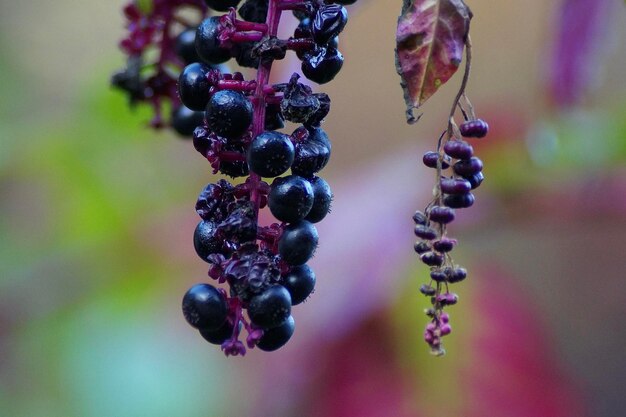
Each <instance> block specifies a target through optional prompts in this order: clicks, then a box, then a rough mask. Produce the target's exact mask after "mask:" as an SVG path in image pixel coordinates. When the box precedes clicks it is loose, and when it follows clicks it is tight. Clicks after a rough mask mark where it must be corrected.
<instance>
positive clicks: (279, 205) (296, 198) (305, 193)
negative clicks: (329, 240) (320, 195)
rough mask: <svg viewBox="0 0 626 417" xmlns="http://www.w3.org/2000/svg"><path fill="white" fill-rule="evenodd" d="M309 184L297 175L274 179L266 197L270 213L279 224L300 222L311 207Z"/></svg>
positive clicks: (312, 196)
mask: <svg viewBox="0 0 626 417" xmlns="http://www.w3.org/2000/svg"><path fill="white" fill-rule="evenodd" d="M313 200H314V195H313V187H312V186H311V183H310V182H308V181H307V180H305V179H304V178H302V177H299V176H297V175H289V176H287V177H283V178H276V179H275V180H274V182H273V183H272V187H271V190H270V193H269V196H268V206H269V208H270V211H271V212H272V214H273V215H274V217H276V218H277V219H278V220H280V221H281V222H287V223H294V222H297V221H298V220H302V219H304V218H305V217H306V215H307V214H309V211H311V207H313Z"/></svg>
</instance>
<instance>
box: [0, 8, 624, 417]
mask: <svg viewBox="0 0 626 417" xmlns="http://www.w3.org/2000/svg"><path fill="white" fill-rule="evenodd" d="M469 5H470V6H471V7H472V9H473V12H474V15H475V17H474V20H473V27H472V37H473V43H474V46H475V48H474V55H475V62H474V63H473V74H472V79H471V81H470V87H469V94H470V97H471V98H472V100H473V102H474V104H475V106H476V107H477V109H478V111H479V115H480V116H482V117H483V118H485V119H487V120H488V121H489V122H490V124H491V126H492V133H491V135H490V136H489V137H488V138H487V139H486V140H485V141H484V142H483V143H481V144H480V145H479V146H477V147H476V148H477V149H478V152H479V154H480V155H481V156H482V157H483V159H484V160H485V163H486V168H485V175H486V178H487V180H486V182H485V184H484V186H483V187H481V189H480V190H479V192H478V202H477V204H476V205H475V207H473V208H472V209H470V210H468V211H467V212H464V213H462V214H461V215H460V218H461V220H460V221H458V222H457V224H455V226H454V227H452V231H453V233H454V234H456V235H457V236H458V238H459V239H460V242H461V244H460V246H459V248H458V253H457V260H458V261H459V262H460V263H461V264H463V265H465V266H467V268H468V269H469V271H470V278H469V279H468V280H467V281H466V282H464V283H463V284H460V285H459V287H458V288H457V290H458V292H459V294H460V297H461V302H460V304H459V305H458V306H455V307H454V308H452V309H451V316H452V324H453V327H454V332H453V334H452V335H451V336H449V337H448V338H447V339H448V340H447V350H448V355H447V356H445V357H443V358H433V357H431V356H430V355H429V354H428V353H427V348H426V346H424V344H423V343H422V342H421V334H422V329H423V325H424V323H425V317H424V316H423V314H422V310H423V308H424V307H425V306H426V304H425V300H423V299H422V298H421V297H420V296H419V294H418V291H417V288H418V287H419V285H420V284H421V283H422V282H424V281H425V279H426V275H427V271H426V269H425V268H424V267H422V266H421V265H419V263H418V261H417V259H416V258H415V256H414V254H413V253H412V236H411V235H412V231H411V229H412V225H411V219H410V218H411V215H412V213H413V211H414V210H415V209H416V208H418V207H421V206H424V205H425V204H426V203H427V201H428V195H429V193H430V190H431V188H432V183H433V181H434V178H433V174H432V173H431V172H428V171H427V170H426V168H423V167H422V166H421V164H420V163H419V160H420V158H421V154H422V152H423V151H425V150H428V149H431V148H432V147H433V146H434V144H435V140H436V138H437V136H438V132H440V131H441V130H442V129H443V128H444V124H445V120H446V113H447V111H448V106H449V103H450V101H451V99H452V97H453V95H454V93H455V88H456V86H457V85H458V83H459V79H458V77H455V78H454V79H452V80H451V82H450V83H449V85H446V86H445V87H444V88H443V89H442V90H441V92H440V93H439V94H438V95H437V96H435V97H434V98H433V99H431V101H430V102H429V103H428V104H427V105H426V106H425V108H424V109H423V111H424V117H423V118H422V120H421V121H420V122H419V123H418V124H417V125H414V126H407V125H406V124H405V121H404V109H403V101H402V95H401V91H400V89H399V86H398V81H399V80H398V77H397V75H396V74H395V70H394V65H393V47H394V45H393V39H394V30H395V20H396V18H397V14H398V12H399V9H400V1H397V2H391V1H389V0H385V1H364V0H361V1H360V4H359V5H357V6H354V7H352V8H351V21H350V24H349V26H348V28H347V29H346V32H345V33H344V34H343V35H342V39H341V49H342V51H343V53H344V55H345V57H346V64H345V66H344V69H343V70H342V72H341V73H340V75H339V76H338V77H337V78H336V80H335V81H334V82H332V83H330V84H328V85H325V86H323V88H320V90H323V91H325V92H327V93H328V94H330V96H331V97H332V99H333V109H332V111H331V114H330V116H329V117H328V119H327V122H326V123H325V125H324V127H325V129H326V130H327V132H328V133H329V135H330V137H331V139H332V140H333V158H332V160H331V163H330V164H329V166H328V168H327V169H326V170H325V175H326V177H327V179H328V180H329V182H330V183H331V185H332V186H333V188H334V191H335V195H336V200H335V204H334V209H333V213H332V215H331V216H329V218H327V219H326V220H325V221H324V222H322V223H321V225H320V235H321V246H320V248H319V251H318V254H317V255H316V257H315V259H314V260H313V262H312V266H313V267H314V269H315V270H316V272H317V275H318V288H317V290H316V292H315V294H314V296H313V298H312V299H311V300H310V301H309V302H307V303H305V304H304V305H302V306H300V307H299V308H297V309H296V310H295V314H296V315H295V318H296V322H297V330H296V333H295V335H294V337H293V338H292V340H291V341H290V343H289V344H288V345H287V346H286V347H284V348H283V349H281V350H279V351H278V352H275V353H271V354H263V353H259V352H256V351H252V352H250V353H249V354H248V355H247V356H246V357H245V358H229V359H226V358H225V357H224V356H223V355H222V353H221V352H220V351H219V349H218V348H216V347H215V346H210V345H207V344H206V343H205V342H204V341H203V340H202V339H201V338H200V337H199V336H198V335H197V333H196V332H194V331H192V329H191V328H189V327H188V326H187V325H186V324H185V322H184V320H183V318H182V315H181V313H180V299H181V297H182V294H183V293H184V292H185V291H186V289H187V288H188V287H189V286H191V285H192V284H194V283H196V282H199V281H205V280H206V279H207V278H206V264H204V263H203V262H201V261H200V260H199V259H197V257H196V255H195V253H194V250H193V247H192V243H191V236H192V233H193V229H194V227H195V222H196V221H197V220H196V219H197V218H196V215H195V213H194V210H193V206H194V202H195V198H196V196H197V193H198V192H199V191H200V190H201V188H202V187H203V186H204V185H205V184H206V183H208V182H210V181H213V180H214V178H213V177H212V176H211V175H210V170H209V167H208V164H207V163H206V161H203V160H202V158H199V157H198V154H197V153H196V152H195V151H194V150H193V148H192V146H191V144H190V143H189V142H188V141H183V140H180V139H178V138H176V137H175V136H174V135H172V134H170V133H167V132H160V133H157V132H154V131H152V130H150V129H148V128H147V127H146V125H147V122H148V120H149V118H150V114H149V112H148V111H147V109H138V110H137V111H134V112H131V111H129V109H128V106H127V103H126V101H125V98H124V97H123V96H122V95H121V94H120V93H119V92H116V91H113V90H111V89H110V88H109V86H108V80H109V75H110V74H111V73H112V72H113V71H114V70H116V69H118V68H119V67H121V66H122V65H123V56H122V54H121V53H120V52H119V50H118V49H117V48H116V44H117V42H118V40H119V39H120V38H121V37H122V35H123V28H122V26H123V18H122V16H121V6H122V2H121V1H118V0H115V1H110V2H78V1H69V0H59V1H55V2H42V1H39V2H25V1H22V2H15V1H6V0H0V416H2V417H57V416H59V417H60V416H63V417H68V416H72V417H73V416H76V417H137V416H152V417H161V416H162V417H171V416H177V417H200V416H211V417H222V416H224V417H230V416H259V417H268V416H271V417H283V416H284V417H288V416H294V417H295V416H298V417H303V416H324V417H333V416H355V415H358V416H361V417H374V416H399V417H404V416H407V417H408V416H412V417H413V416H416V417H419V416H429V417H448V416H450V417H452V416H464V417H473V416H476V417H479V416H480V417H484V416H497V417H500V416H502V417H560V416H563V417H622V416H623V415H624V411H623V410H624V409H626V391H625V390H624V386H625V384H624V383H625V382H626V355H625V354H624V345H625V344H626V326H624V320H623V318H624V316H625V314H626V282H625V281H624V280H625V272H626V214H625V213H626V166H625V165H624V162H625V161H626V82H624V68H626V10H625V5H624V4H623V2H621V1H616V0H561V1H548V2H546V1H540V0H527V1H523V2H519V1H518V2H493V1H488V0H473V1H471V2H469ZM292 23H293V22H291V23H289V22H287V21H285V26H288V25H291V24H292ZM291 27H292V26H291ZM277 68H281V69H280V70H277V71H276V73H275V74H276V77H277V79H286V78H287V77H288V75H289V74H290V71H291V70H293V69H294V68H295V64H294V63H293V62H291V63H289V62H285V63H281V64H280V65H277Z"/></svg>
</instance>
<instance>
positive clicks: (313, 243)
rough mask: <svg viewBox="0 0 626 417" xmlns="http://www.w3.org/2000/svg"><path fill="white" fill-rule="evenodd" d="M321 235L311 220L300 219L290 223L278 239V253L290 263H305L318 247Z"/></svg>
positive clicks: (294, 264)
mask: <svg viewBox="0 0 626 417" xmlns="http://www.w3.org/2000/svg"><path fill="white" fill-rule="evenodd" d="M318 240H319V235H318V234H317V229H316V228H315V226H313V224H312V223H311V222H308V221H306V220H300V221H299V222H296V223H292V224H288V225H287V226H285V228H284V229H283V233H282V235H281V236H280V239H279V240H278V253H279V254H280V256H281V258H282V259H283V260H284V261H285V262H287V264H289V265H293V266H297V265H302V264H305V263H306V262H307V261H308V260H309V259H311V257H312V256H313V254H314V253H315V249H317V242H318Z"/></svg>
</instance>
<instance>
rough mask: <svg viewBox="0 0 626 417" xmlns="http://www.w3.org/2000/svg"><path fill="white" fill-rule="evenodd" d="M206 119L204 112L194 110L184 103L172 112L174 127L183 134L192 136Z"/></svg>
mask: <svg viewBox="0 0 626 417" xmlns="http://www.w3.org/2000/svg"><path fill="white" fill-rule="evenodd" d="M203 121H204V112H201V111H193V110H191V109H189V108H187V107H185V106H183V105H182V104H181V105H180V106H178V107H177V108H175V109H174V111H173V112H172V128H173V129H174V130H175V131H176V133H178V134H179V135H181V136H186V137H190V136H191V135H193V132H194V130H195V129H196V127H198V125H201V124H202V122H203Z"/></svg>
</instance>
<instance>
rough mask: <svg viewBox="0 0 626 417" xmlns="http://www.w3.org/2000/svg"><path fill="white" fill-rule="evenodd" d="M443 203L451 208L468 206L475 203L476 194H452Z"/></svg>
mask: <svg viewBox="0 0 626 417" xmlns="http://www.w3.org/2000/svg"><path fill="white" fill-rule="evenodd" d="M443 204H445V205H446V206H448V207H450V208H455V209H456V208H468V207H471V206H473V205H474V194H472V193H467V194H451V195H447V196H445V197H444V199H443Z"/></svg>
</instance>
